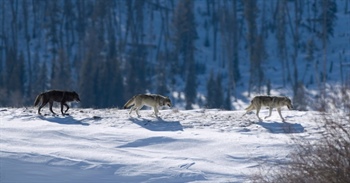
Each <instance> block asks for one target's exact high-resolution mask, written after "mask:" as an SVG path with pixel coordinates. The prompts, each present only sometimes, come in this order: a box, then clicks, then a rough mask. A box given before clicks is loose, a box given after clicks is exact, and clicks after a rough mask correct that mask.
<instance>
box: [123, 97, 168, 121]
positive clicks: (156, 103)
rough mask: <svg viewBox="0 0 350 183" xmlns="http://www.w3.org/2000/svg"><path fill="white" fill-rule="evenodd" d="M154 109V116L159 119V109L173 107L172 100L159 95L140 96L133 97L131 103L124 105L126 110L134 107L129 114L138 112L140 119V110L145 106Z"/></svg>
mask: <svg viewBox="0 0 350 183" xmlns="http://www.w3.org/2000/svg"><path fill="white" fill-rule="evenodd" d="M144 105H146V106H149V107H152V108H153V110H154V114H155V115H156V117H158V113H159V111H158V107H161V106H168V107H171V100H170V99H169V98H168V97H164V96H162V95H158V94H138V95H135V96H133V97H132V98H131V99H130V100H129V101H127V102H126V104H125V105H124V107H123V108H124V109H127V108H129V107H131V106H132V108H131V109H130V112H129V114H131V112H132V111H136V114H137V116H138V117H140V114H139V110H140V109H141V108H142V107H143V106H144Z"/></svg>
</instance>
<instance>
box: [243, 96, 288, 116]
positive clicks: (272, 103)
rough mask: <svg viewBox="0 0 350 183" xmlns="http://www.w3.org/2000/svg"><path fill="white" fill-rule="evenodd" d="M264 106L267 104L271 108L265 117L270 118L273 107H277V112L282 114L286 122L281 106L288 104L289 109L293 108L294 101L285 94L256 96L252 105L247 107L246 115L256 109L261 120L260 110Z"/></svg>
mask: <svg viewBox="0 0 350 183" xmlns="http://www.w3.org/2000/svg"><path fill="white" fill-rule="evenodd" d="M262 106H267V107H268V108H269V112H270V113H269V115H268V116H266V117H265V119H266V118H268V117H270V116H271V112H272V109H273V108H277V112H278V114H279V115H280V117H281V119H282V121H283V122H284V118H283V117H282V114H281V108H282V107H283V106H287V107H288V109H289V110H292V109H293V105H292V101H291V100H290V99H289V98H288V97H284V96H256V97H254V98H253V100H251V103H250V105H249V106H248V107H247V108H246V109H245V110H247V111H246V113H245V114H243V116H244V115H246V114H247V113H249V112H250V111H252V110H254V109H256V116H257V117H258V118H259V120H261V118H260V117H259V111H260V109H261V107H262Z"/></svg>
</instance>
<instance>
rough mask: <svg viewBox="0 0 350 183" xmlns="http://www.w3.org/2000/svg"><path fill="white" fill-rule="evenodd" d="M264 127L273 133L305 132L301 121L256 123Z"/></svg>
mask: <svg viewBox="0 0 350 183" xmlns="http://www.w3.org/2000/svg"><path fill="white" fill-rule="evenodd" d="M256 124H258V125H260V126H262V127H263V128H265V129H267V130H269V131H270V132H271V133H303V132H304V130H305V129H304V127H303V126H302V125H301V124H299V123H294V124H292V123H287V122H263V121H260V122H258V123H256Z"/></svg>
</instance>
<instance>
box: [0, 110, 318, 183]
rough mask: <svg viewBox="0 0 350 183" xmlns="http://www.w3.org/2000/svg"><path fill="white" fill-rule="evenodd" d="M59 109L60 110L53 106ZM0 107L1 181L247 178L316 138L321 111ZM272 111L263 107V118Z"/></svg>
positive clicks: (286, 157)
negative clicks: (297, 143) (299, 142)
mask: <svg viewBox="0 0 350 183" xmlns="http://www.w3.org/2000/svg"><path fill="white" fill-rule="evenodd" d="M54 111H58V108H54ZM69 112H70V115H69V116H62V115H57V116H53V115H51V114H50V112H49V110H48V108H47V107H46V108H43V110H42V113H43V114H45V115H43V116H40V115H38V114H37V108H0V158H1V159H0V182H1V183H5V182H17V183H18V182H245V181H248V180H249V177H250V176H251V175H252V174H254V173H256V172H258V171H259V168H261V165H265V164H270V163H281V162H285V161H286V160H288V154H289V152H290V151H291V150H292V149H293V144H294V141H293V139H294V138H295V137H302V138H308V139H316V138H317V135H318V134H319V133H320V131H321V128H320V127H319V126H318V124H317V123H315V119H316V118H317V116H318V113H317V112H311V111H302V112H301V111H289V110H287V109H286V108H285V109H284V110H282V115H283V116H284V117H285V119H286V123H283V122H282V121H281V119H280V117H279V116H278V113H277V111H275V110H274V111H273V112H272V116H271V117H270V118H268V119H265V120H263V121H260V122H259V121H258V119H257V117H256V116H255V114H253V113H252V114H248V115H245V116H243V117H242V115H243V114H244V112H245V111H222V110H217V109H196V110H178V109H165V110H160V118H156V117H154V115H153V114H152V113H153V110H141V111H140V115H141V117H140V118H137V117H136V115H135V114H134V113H132V115H131V116H129V114H128V110H120V109H81V108H71V109H70V110H69ZM267 114H268V110H267V109H264V110H262V111H261V112H260V116H262V117H263V116H266V115H267Z"/></svg>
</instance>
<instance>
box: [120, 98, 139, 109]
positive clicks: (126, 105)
mask: <svg viewBox="0 0 350 183" xmlns="http://www.w3.org/2000/svg"><path fill="white" fill-rule="evenodd" d="M135 98H136V95H135V96H133V97H132V98H131V99H130V100H128V101H127V102H126V104H125V105H124V107H123V108H124V109H126V108H128V107H130V106H132V105H134V103H135V102H134V101H135Z"/></svg>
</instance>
